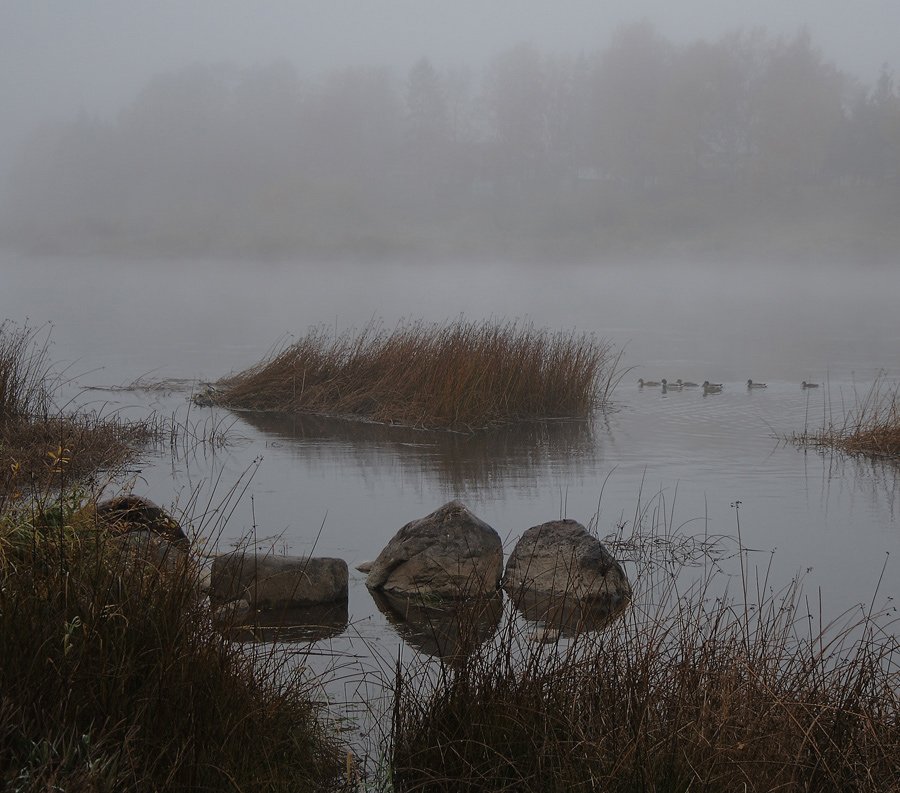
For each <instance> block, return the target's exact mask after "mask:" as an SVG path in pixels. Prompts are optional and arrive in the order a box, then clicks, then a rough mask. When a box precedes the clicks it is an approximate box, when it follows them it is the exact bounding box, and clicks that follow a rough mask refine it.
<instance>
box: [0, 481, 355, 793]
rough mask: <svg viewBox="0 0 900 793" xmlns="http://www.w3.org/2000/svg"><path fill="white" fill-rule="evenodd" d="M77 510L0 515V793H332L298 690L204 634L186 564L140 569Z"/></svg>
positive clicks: (309, 706)
mask: <svg viewBox="0 0 900 793" xmlns="http://www.w3.org/2000/svg"><path fill="white" fill-rule="evenodd" d="M92 507H93V505H92V504H91V503H88V504H83V503H82V500H81V498H80V497H79V495H78V494H70V495H68V496H66V497H65V498H63V499H62V500H58V499H54V500H48V501H47V502H34V501H32V502H30V503H24V502H22V501H19V502H16V505H15V507H14V508H12V507H9V506H8V507H7V509H6V510H5V511H4V512H3V513H2V514H0V645H2V647H3V663H2V664H0V788H2V789H4V790H17V791H47V790H90V791H160V790H173V791H178V790H182V791H195V790H215V791H229V790H233V791H238V790H240V791H278V790H284V791H321V790H328V789H330V788H331V787H333V786H334V784H335V780H336V778H337V775H338V772H339V769H340V766H341V763H340V762H339V759H340V758H339V750H338V746H337V744H336V741H335V739H334V738H333V737H332V736H331V735H330V734H328V733H327V732H326V730H325V728H324V726H323V722H322V721H321V718H320V716H321V714H320V712H319V707H318V706H317V705H316V704H315V703H314V701H313V697H312V692H311V691H310V689H309V686H308V685H307V684H306V683H304V682H302V681H300V680H299V679H298V678H297V677H295V676H291V675H290V674H288V673H287V672H286V671H285V670H278V669H273V668H268V667H267V666H266V664H265V663H263V661H264V660H265V659H260V658H254V657H252V652H248V650H247V649H246V648H243V649H242V648H241V647H240V645H237V644H233V643H231V642H229V641H227V640H226V639H225V638H224V637H223V636H222V635H221V634H220V633H218V632H217V631H215V630H213V628H212V625H211V621H210V616H209V611H208V608H207V607H206V606H205V605H204V603H203V602H202V601H201V599H200V598H199V597H198V589H197V584H198V581H197V573H196V571H194V570H192V568H191V565H190V564H189V563H188V562H187V561H186V560H187V557H186V556H184V557H182V556H181V554H180V553H178V552H176V551H174V550H173V551H172V552H171V558H172V563H171V564H165V565H159V566H158V565H157V564H155V563H152V562H150V561H149V560H148V559H149V558H148V557H147V556H145V555H142V554H140V553H135V551H134V549H133V547H131V548H130V549H129V546H126V545H125V544H123V543H122V542H120V541H117V540H114V539H112V538H111V537H110V536H109V535H108V533H107V532H106V531H104V527H103V526H102V525H98V524H97V517H96V515H97V513H96V510H94V509H93V508H92ZM168 558H169V557H167V559H168ZM276 681H277V682H276Z"/></svg>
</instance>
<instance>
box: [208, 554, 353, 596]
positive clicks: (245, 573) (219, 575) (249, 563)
mask: <svg viewBox="0 0 900 793" xmlns="http://www.w3.org/2000/svg"><path fill="white" fill-rule="evenodd" d="M348 579H349V574H348V571H347V563H346V562H345V561H344V560H343V559H333V558H330V557H314V556H276V555H275V554H273V553H269V554H256V553H252V552H249V551H242V550H238V551H233V552H232V553H226V554H222V555H221V556H217V557H215V559H213V563H212V573H211V580H210V589H209V596H210V599H211V600H212V601H214V602H218V603H227V602H230V601H232V600H246V601H247V602H248V603H249V604H250V607H251V608H253V609H266V610H270V609H285V608H296V607H301V606H315V605H318V604H321V603H333V602H336V601H345V600H346V599H347V584H348Z"/></svg>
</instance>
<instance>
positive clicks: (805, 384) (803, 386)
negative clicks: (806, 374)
mask: <svg viewBox="0 0 900 793" xmlns="http://www.w3.org/2000/svg"><path fill="white" fill-rule="evenodd" d="M818 387H819V384H818V383H807V382H806V380H804V381H803V382H802V383H800V388H818Z"/></svg>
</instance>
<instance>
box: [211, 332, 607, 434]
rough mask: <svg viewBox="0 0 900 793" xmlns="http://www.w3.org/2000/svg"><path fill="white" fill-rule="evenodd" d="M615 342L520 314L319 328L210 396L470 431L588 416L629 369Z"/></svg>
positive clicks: (247, 404) (251, 405)
mask: <svg viewBox="0 0 900 793" xmlns="http://www.w3.org/2000/svg"><path fill="white" fill-rule="evenodd" d="M619 362H620V357H619V355H617V354H616V353H615V352H614V351H613V349H612V346H611V344H610V343H609V342H606V341H602V340H598V339H596V338H595V337H593V336H591V335H589V334H577V333H575V332H570V333H551V332H549V331H547V330H538V329H536V328H534V327H533V326H532V325H530V324H521V323H516V322H506V323H503V322H494V321H483V322H467V321H465V320H461V319H460V320H457V321H455V322H451V323H449V324H429V323H425V322H409V323H405V324H401V325H399V326H398V327H396V328H395V329H394V330H392V331H390V332H389V331H386V330H384V329H383V328H382V327H381V326H380V325H379V324H377V323H372V324H370V325H368V326H367V327H365V328H363V329H362V330H361V331H358V332H354V331H350V332H346V333H343V334H334V333H333V332H332V331H330V330H329V329H327V328H324V327H320V328H318V329H314V330H312V331H311V332H310V333H309V334H307V335H306V336H305V337H304V338H302V339H300V340H299V341H297V342H295V343H293V344H291V345H289V346H287V347H285V348H283V349H281V350H278V351H276V352H275V353H273V354H272V355H271V356H269V357H267V358H265V359H264V360H262V361H260V362H259V363H258V364H256V365H255V366H253V367H251V368H249V369H247V370H245V371H243V372H240V373H239V374H237V375H234V376H231V377H228V378H226V379H224V380H222V381H221V382H220V383H218V384H217V386H219V387H220V390H213V391H211V392H210V393H209V394H208V395H204V398H207V397H208V399H209V400H210V401H212V402H214V403H217V404H220V405H223V406H226V407H229V408H234V409H239V410H254V411H262V410H265V411H292V412H294V411H296V412H307V413H323V414H330V415H339V416H353V417H360V418H365V419H370V420H373V421H379V422H387V423H399V424H404V425H411V426H417V427H430V428H446V429H454V430H463V431H469V430H473V429H479V428H484V427H489V426H494V425H499V424H507V423H510V422H516V421H522V420H529V419H538V418H568V417H576V416H579V417H581V416H585V415H587V414H589V413H590V411H591V410H592V409H593V408H594V407H595V406H596V405H597V404H598V403H600V402H603V401H604V400H607V399H608V398H609V395H610V393H611V391H612V389H613V388H614V386H615V385H616V383H617V382H618V379H619V378H620V377H621V373H620V372H619V370H618V364H619Z"/></svg>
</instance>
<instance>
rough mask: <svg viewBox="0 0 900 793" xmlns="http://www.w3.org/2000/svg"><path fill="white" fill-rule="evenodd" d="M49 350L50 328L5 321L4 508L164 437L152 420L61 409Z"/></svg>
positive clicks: (1, 342)
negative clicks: (11, 501)
mask: <svg viewBox="0 0 900 793" xmlns="http://www.w3.org/2000/svg"><path fill="white" fill-rule="evenodd" d="M48 345H49V332H48V331H46V330H45V329H36V328H31V327H27V326H26V327H23V328H20V327H17V326H15V325H13V324H12V323H10V322H7V321H3V322H0V507H2V502H3V500H4V499H5V498H9V497H11V496H13V495H15V494H18V495H21V494H23V493H26V494H32V495H36V494H37V493H38V492H42V491H44V490H45V489H46V488H47V487H48V486H56V487H59V486H64V485H65V484H68V483H72V482H76V481H79V480H81V479H83V478H85V477H87V476H89V475H91V474H94V473H96V472H97V471H98V470H100V469H105V470H109V469H113V468H116V467H118V466H121V465H122V464H124V463H126V462H128V461H129V460H131V459H133V458H134V456H135V455H136V454H137V452H138V450H139V449H140V448H141V446H143V445H146V444H147V443H149V442H151V441H154V440H159V439H160V437H161V436H162V434H163V432H162V428H161V426H160V425H159V424H157V423H156V422H154V421H152V420H146V421H124V420H121V419H119V418H116V417H104V416H100V415H99V414H97V413H96V412H89V411H81V412H76V411H64V410H61V409H59V408H57V407H56V406H55V404H54V400H53V392H54V385H55V380H56V377H55V376H54V374H53V372H52V367H51V364H50V362H49V360H48V355H47V352H48Z"/></svg>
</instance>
